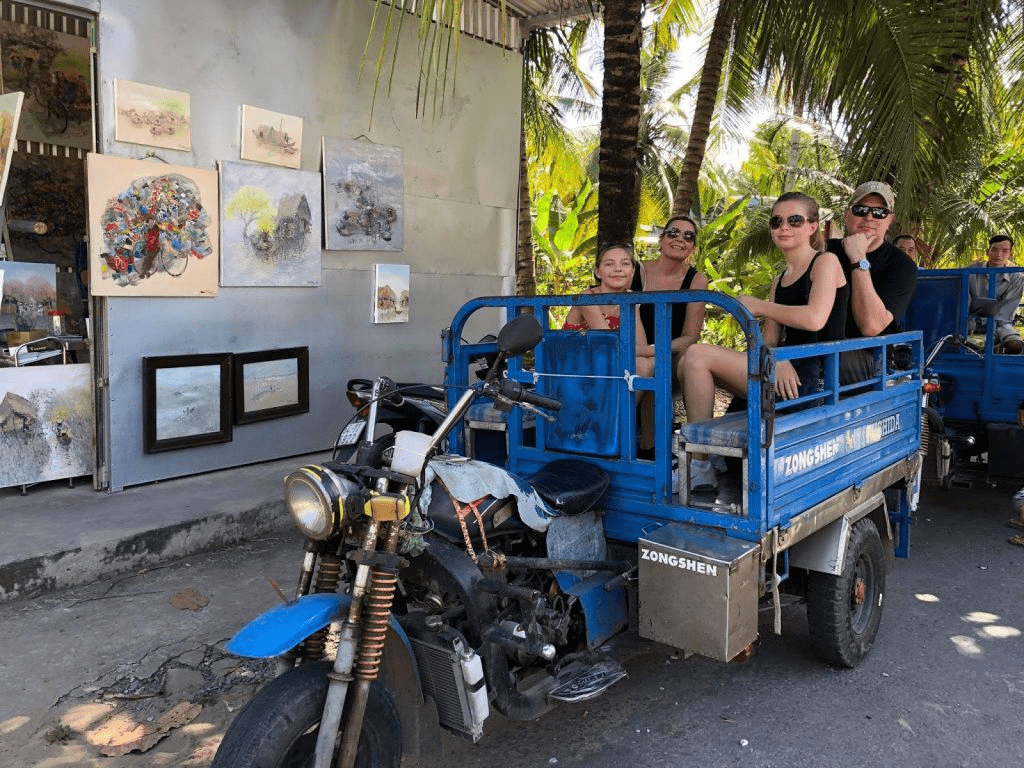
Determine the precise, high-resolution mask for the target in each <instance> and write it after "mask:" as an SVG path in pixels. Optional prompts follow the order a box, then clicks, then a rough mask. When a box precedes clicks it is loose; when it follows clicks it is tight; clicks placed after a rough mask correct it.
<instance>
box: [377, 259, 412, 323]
mask: <svg viewBox="0 0 1024 768" xmlns="http://www.w3.org/2000/svg"><path fill="white" fill-rule="evenodd" d="M373 322H375V323H407V322H409V265H408V264H374V265H373Z"/></svg>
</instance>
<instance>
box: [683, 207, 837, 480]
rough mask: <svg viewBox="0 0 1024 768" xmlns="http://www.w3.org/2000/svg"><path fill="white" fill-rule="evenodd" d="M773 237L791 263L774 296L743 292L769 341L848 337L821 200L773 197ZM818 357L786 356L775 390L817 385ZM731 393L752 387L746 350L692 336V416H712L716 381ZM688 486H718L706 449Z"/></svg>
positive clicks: (687, 367)
mask: <svg viewBox="0 0 1024 768" xmlns="http://www.w3.org/2000/svg"><path fill="white" fill-rule="evenodd" d="M768 224H769V228H770V229H771V234H772V240H773V242H774V243H775V245H776V246H777V247H778V248H779V250H780V251H782V253H783V254H784V255H785V257H786V271H785V272H783V273H782V274H781V275H780V276H779V277H778V278H776V279H775V282H774V283H773V284H772V289H771V298H770V299H768V300H764V299H758V298H755V297H753V296H739V297H737V298H738V299H739V301H740V302H741V303H742V304H743V306H745V307H746V308H747V309H748V310H750V312H751V313H752V314H753V315H754V316H755V317H763V318H765V326H764V341H765V344H766V345H767V346H769V347H777V346H781V345H787V346H791V345H794V344H803V343H807V342H811V341H832V340H835V339H839V338H842V337H843V329H844V327H845V320H846V307H847V303H848V302H849V290H850V289H849V285H848V284H847V280H846V276H845V274H844V273H843V269H842V266H841V265H840V263H839V259H838V258H837V257H836V255H835V254H833V253H829V252H828V251H822V250H821V248H822V246H823V242H822V238H821V233H820V231H819V228H818V204H817V202H815V200H814V199H813V198H811V197H808V196H807V195H804V194H802V193H800V192H787V193H786V194H784V195H782V196H780V197H779V199H778V200H776V202H775V205H774V207H773V208H772V215H771V218H770V219H769V222H768ZM820 369H821V364H820V361H817V360H812V361H811V362H808V363H800V365H799V366H798V367H794V365H793V364H791V363H790V362H788V361H782V362H780V363H778V364H777V365H776V367H775V391H776V394H777V395H778V396H779V397H780V398H782V399H786V400H789V399H792V398H794V397H798V396H799V395H800V394H805V393H807V392H812V391H815V390H816V389H818V388H819V379H820V377H821V373H820ZM716 386H717V387H721V388H723V389H726V390H729V391H730V392H732V393H733V394H734V395H741V396H745V395H746V392H747V355H746V353H745V352H738V351H736V350H733V349H725V348H723V347H716V346H713V345H709V344H695V345H693V346H692V347H690V348H689V349H688V350H687V352H686V355H685V357H684V358H683V398H684V400H685V401H686V417H687V420H688V421H700V420H703V419H710V418H711V417H712V415H713V413H714V401H715V387H716ZM694 459H695V460H694V461H692V462H691V466H690V475H691V476H690V489H691V490H692V491H699V490H703V489H707V490H711V489H713V488H715V487H717V478H716V475H715V471H714V469H713V468H712V467H711V465H710V462H709V461H708V460H707V457H706V456H704V455H702V454H694Z"/></svg>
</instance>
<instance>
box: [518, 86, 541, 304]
mask: <svg viewBox="0 0 1024 768" xmlns="http://www.w3.org/2000/svg"><path fill="white" fill-rule="evenodd" d="M523 76H524V77H525V76H526V75H525V67H524V75H523ZM516 295H517V296H536V295H537V262H536V259H535V258H534V254H533V219H532V217H531V215H530V169H529V164H528V163H527V161H526V131H525V129H523V130H520V131H519V224H518V233H517V236H516Z"/></svg>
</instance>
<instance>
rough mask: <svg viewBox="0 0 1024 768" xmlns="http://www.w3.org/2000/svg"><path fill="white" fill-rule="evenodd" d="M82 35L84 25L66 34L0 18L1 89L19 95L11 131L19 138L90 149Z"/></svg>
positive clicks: (86, 45)
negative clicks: (16, 122) (15, 127)
mask: <svg viewBox="0 0 1024 768" xmlns="http://www.w3.org/2000/svg"><path fill="white" fill-rule="evenodd" d="M32 15H35V12H33V14H32ZM88 35H89V31H88V27H87V25H85V24H82V25H81V26H79V27H78V28H77V34H69V33H67V32H58V31H55V30H51V29H43V28H41V27H37V26H34V25H29V24H17V23H13V22H10V21H6V20H4V21H0V60H2V66H3V87H4V89H5V90H9V91H21V92H23V93H24V94H25V99H24V103H23V105H22V110H21V121H20V123H19V125H18V133H17V137H18V138H19V139H21V140H22V141H33V142H42V143H44V144H58V145H60V146H62V147H77V148H80V149H87V150H91V149H93V136H92V112H93V99H92V53H91V51H92V47H91V43H90V40H89V37H88Z"/></svg>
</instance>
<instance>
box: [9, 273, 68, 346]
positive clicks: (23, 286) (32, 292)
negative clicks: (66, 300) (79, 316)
mask: <svg viewBox="0 0 1024 768" xmlns="http://www.w3.org/2000/svg"><path fill="white" fill-rule="evenodd" d="M3 268H4V269H3V280H2V281H0V288H2V290H0V295H2V297H3V298H2V299H0V332H2V331H34V330H45V331H49V329H50V318H49V316H48V315H47V314H46V313H47V312H49V311H50V310H55V309H57V267H56V265H54V264H33V263H31V262H27V261H5V262H3Z"/></svg>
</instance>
